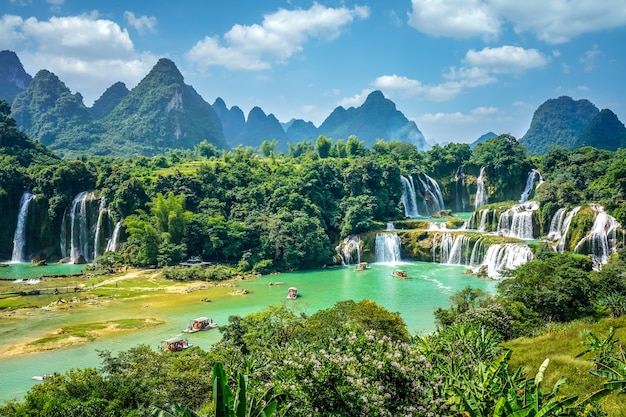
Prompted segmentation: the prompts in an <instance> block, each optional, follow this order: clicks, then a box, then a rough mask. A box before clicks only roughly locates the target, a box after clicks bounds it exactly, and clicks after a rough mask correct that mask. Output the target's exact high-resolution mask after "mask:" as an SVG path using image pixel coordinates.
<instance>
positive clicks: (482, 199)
mask: <svg viewBox="0 0 626 417" xmlns="http://www.w3.org/2000/svg"><path fill="white" fill-rule="evenodd" d="M487 202H488V199H487V191H486V190H485V167H481V168H480V173H479V174H478V178H476V199H475V200H474V210H478V208H480V207H482V206H484V205H485V204H487Z"/></svg>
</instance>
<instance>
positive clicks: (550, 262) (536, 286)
mask: <svg viewBox="0 0 626 417" xmlns="http://www.w3.org/2000/svg"><path fill="white" fill-rule="evenodd" d="M591 270H592V262H591V260H590V259H589V258H588V257H587V256H584V255H575V254H550V255H547V256H546V258H545V259H535V260H533V261H531V262H528V263H526V264H524V265H522V266H520V267H519V268H517V269H516V270H514V271H513V277H512V278H509V279H506V280H503V281H502V282H501V283H500V284H499V286H498V291H499V292H500V293H501V294H502V295H503V296H504V297H505V298H506V299H508V300H511V301H518V302H521V303H523V304H525V305H526V306H527V307H528V308H530V309H531V310H533V311H535V312H537V313H538V314H539V315H540V316H541V317H542V318H543V319H544V320H545V321H569V320H573V319H576V318H578V317H581V316H583V315H585V314H588V313H589V312H590V311H591V310H592V308H593V298H592V294H591V293H592V291H591V289H592V283H591V279H590V272H591Z"/></svg>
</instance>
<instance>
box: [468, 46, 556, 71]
mask: <svg viewBox="0 0 626 417" xmlns="http://www.w3.org/2000/svg"><path fill="white" fill-rule="evenodd" d="M464 61H465V62H466V63H467V64H469V65H472V66H476V67H482V68H489V69H490V70H491V71H493V72H494V73H496V74H516V73H520V72H523V71H526V70H528V69H532V68H541V67H544V66H546V65H547V64H548V62H549V58H548V57H546V56H545V55H544V54H542V53H541V52H539V51H538V50H536V49H524V48H521V47H519V46H510V45H505V46H501V47H498V48H484V49H482V50H480V51H475V50H473V49H470V50H469V51H468V52H467V53H466V54H465V60H464Z"/></svg>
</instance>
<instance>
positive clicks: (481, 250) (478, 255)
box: [469, 238, 485, 266]
mask: <svg viewBox="0 0 626 417" xmlns="http://www.w3.org/2000/svg"><path fill="white" fill-rule="evenodd" d="M484 258H485V245H483V240H482V238H479V239H478V240H477V241H476V243H474V247H473V248H472V255H471V256H470V261H469V265H470V266H476V265H480V264H482V263H483V259H484Z"/></svg>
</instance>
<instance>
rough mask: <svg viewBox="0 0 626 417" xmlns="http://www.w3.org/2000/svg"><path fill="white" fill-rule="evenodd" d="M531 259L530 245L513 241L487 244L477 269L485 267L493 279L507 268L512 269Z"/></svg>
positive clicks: (499, 276) (498, 277)
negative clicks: (487, 246) (485, 251)
mask: <svg viewBox="0 0 626 417" xmlns="http://www.w3.org/2000/svg"><path fill="white" fill-rule="evenodd" d="M532 259H533V253H532V251H531V250H530V247H528V246H527V245H522V244H515V243H501V244H495V245H491V246H489V248H488V249H487V253H486V254H485V257H484V259H483V262H482V264H481V266H480V268H479V269H485V270H486V271H487V275H488V276H489V277H490V278H493V279H500V278H502V275H503V273H504V272H505V271H507V270H513V269H516V268H518V267H519V266H521V265H523V264H525V263H526V262H529V261H531V260H532Z"/></svg>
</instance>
